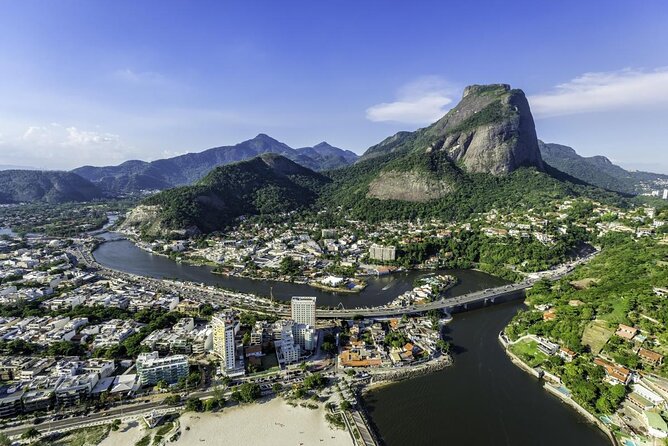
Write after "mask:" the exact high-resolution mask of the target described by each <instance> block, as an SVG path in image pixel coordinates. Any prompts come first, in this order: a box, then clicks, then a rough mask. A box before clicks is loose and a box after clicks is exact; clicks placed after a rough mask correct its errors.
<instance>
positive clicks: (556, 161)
mask: <svg viewBox="0 0 668 446" xmlns="http://www.w3.org/2000/svg"><path fill="white" fill-rule="evenodd" d="M538 146H539V148H540V153H541V156H542V157H543V160H544V161H545V162H546V163H547V164H549V165H550V166H552V167H554V168H556V169H558V170H560V171H562V172H564V173H567V174H568V175H571V176H572V177H575V178H577V179H579V180H581V181H584V182H586V183H589V184H592V185H594V186H598V187H601V188H603V189H607V190H611V191H615V192H621V193H624V194H639V193H642V192H647V191H648V189H651V188H653V184H652V183H654V182H657V181H661V180H664V181H665V180H668V175H662V174H658V173H651V172H639V171H628V170H625V169H624V168H622V167H619V166H617V165H615V164H613V163H612V161H610V160H609V159H608V158H606V157H605V156H600V155H598V156H591V157H584V156H580V155H578V154H577V152H576V151H575V150H574V149H573V148H572V147H568V146H564V145H561V144H554V143H544V142H543V141H538Z"/></svg>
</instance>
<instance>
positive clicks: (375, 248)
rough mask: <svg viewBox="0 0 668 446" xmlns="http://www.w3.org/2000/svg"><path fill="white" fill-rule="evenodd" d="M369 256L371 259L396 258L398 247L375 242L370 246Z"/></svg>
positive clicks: (390, 259) (387, 260)
mask: <svg viewBox="0 0 668 446" xmlns="http://www.w3.org/2000/svg"><path fill="white" fill-rule="evenodd" d="M369 258H370V259H371V260H380V261H383V262H389V261H393V260H396V258H397V248H396V247H394V246H382V245H377V244H375V243H374V244H373V245H371V247H370V248H369Z"/></svg>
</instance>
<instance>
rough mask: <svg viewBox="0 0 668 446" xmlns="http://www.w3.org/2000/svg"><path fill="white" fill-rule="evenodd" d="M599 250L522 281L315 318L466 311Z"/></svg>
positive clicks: (561, 272) (322, 312) (559, 272)
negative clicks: (407, 304) (421, 301)
mask: <svg viewBox="0 0 668 446" xmlns="http://www.w3.org/2000/svg"><path fill="white" fill-rule="evenodd" d="M596 254H598V252H594V253H592V254H589V255H587V256H586V257H582V258H580V259H577V260H575V261H572V262H569V263H566V264H564V265H561V266H559V267H558V268H556V269H554V270H551V271H544V272H542V273H541V274H539V275H538V276H537V277H535V278H533V279H527V280H525V281H524V282H521V283H513V284H509V285H503V286H500V287H496V288H488V289H485V290H481V291H474V292H471V293H468V294H463V295H461V296H453V297H448V298H442V299H439V300H436V301H433V302H429V303H427V304H424V305H412V306H410V307H390V306H384V307H374V308H356V309H355V308H353V309H335V310H326V309H318V310H316V317H317V318H319V319H336V318H351V317H353V316H364V317H389V316H403V315H404V314H416V313H424V312H427V311H429V310H446V311H448V312H450V311H453V310H460V311H461V310H467V309H469V307H476V308H477V307H479V306H480V305H481V304H482V305H486V304H493V303H497V301H505V300H504V299H503V298H504V297H505V296H508V295H511V294H514V293H518V292H521V291H524V290H527V289H529V288H531V287H532V286H533V285H534V284H535V283H536V282H538V281H539V280H542V279H548V280H552V281H555V280H559V279H561V278H562V277H564V276H565V275H566V274H568V273H570V272H571V271H573V269H574V268H575V267H576V266H577V265H580V264H582V263H585V262H587V261H589V260H591V259H592V258H593V257H594V256H595V255H596Z"/></svg>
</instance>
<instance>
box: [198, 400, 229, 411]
mask: <svg viewBox="0 0 668 446" xmlns="http://www.w3.org/2000/svg"><path fill="white" fill-rule="evenodd" d="M224 404H225V400H224V399H223V400H222V401H221V400H218V399H217V398H215V397H214V398H208V399H206V400H204V407H203V410H204V411H205V412H213V411H214V410H217V409H219V408H221V407H222V406H223V405H224Z"/></svg>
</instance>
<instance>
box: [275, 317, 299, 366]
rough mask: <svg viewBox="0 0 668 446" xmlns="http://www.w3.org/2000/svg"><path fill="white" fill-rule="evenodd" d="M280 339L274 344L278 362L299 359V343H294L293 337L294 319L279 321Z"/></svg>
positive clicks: (290, 362) (290, 361)
mask: <svg viewBox="0 0 668 446" xmlns="http://www.w3.org/2000/svg"><path fill="white" fill-rule="evenodd" d="M277 324H280V328H281V330H280V338H281V339H280V340H277V342H276V344H277V347H279V348H278V349H277V353H278V361H279V363H281V362H282V363H285V364H293V363H295V362H297V361H299V353H300V352H299V350H300V349H299V345H297V344H296V343H295V337H294V331H293V330H294V325H295V323H294V321H290V320H287V321H280V322H277Z"/></svg>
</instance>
